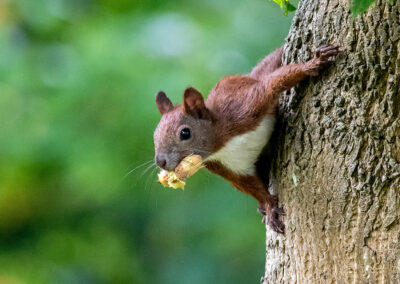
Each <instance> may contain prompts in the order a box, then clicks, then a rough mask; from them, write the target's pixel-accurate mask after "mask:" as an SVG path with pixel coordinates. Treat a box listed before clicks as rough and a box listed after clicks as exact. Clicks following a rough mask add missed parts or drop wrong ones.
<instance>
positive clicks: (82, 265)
mask: <svg viewBox="0 0 400 284" xmlns="http://www.w3.org/2000/svg"><path fill="white" fill-rule="evenodd" d="M289 25H290V17H284V16H283V15H282V13H281V11H280V10H279V6H278V5H276V4H274V3H273V2H272V1H269V0H218V1H217V0H182V1H177V0H175V1H174V0H172V1H165V0H149V1H139V0H136V1H135V0H132V1H131V0H18V1H10V0H9V1H7V0H0V283H2V284H3V283H6V284H9V283H13V284H14V283H164V284H169V283H171V284H180V283H182V284H187V283H194V284H196V283H199V284H200V283H230V284H232V283H258V282H259V279H260V277H261V276H262V274H263V272H264V257H265V253H264V251H265V244H264V239H265V237H264V233H265V229H264V227H263V224H262V223H261V222H260V221H261V216H260V215H258V214H257V213H256V207H257V204H256V202H255V201H254V200H253V199H251V198H249V197H247V196H245V195H244V194H241V193H239V192H238V191H236V190H234V189H233V188H231V186H230V185H229V184H228V183H227V182H225V181H223V180H222V179H221V178H219V177H217V176H213V175H211V174H210V173H208V172H206V171H205V170H202V171H200V172H199V173H198V174H196V175H195V176H193V177H192V178H191V179H190V180H189V182H188V185H187V187H186V189H185V191H184V192H183V191H181V190H172V189H166V188H162V187H161V186H160V185H159V184H157V183H156V182H155V181H156V173H157V171H158V170H157V169H156V168H155V167H154V166H151V163H152V162H149V161H152V159H153V141H152V135H153V130H154V128H155V126H156V125H157V123H158V120H159V118H160V115H159V113H158V111H157V109H156V107H155V103H154V98H155V93H156V92H157V91H159V90H164V91H165V92H166V93H167V94H168V95H169V96H170V98H171V99H172V100H173V101H174V102H175V103H179V102H181V95H182V91H183V90H184V88H185V87H187V86H189V85H190V86H195V87H196V88H198V89H199V90H200V91H201V92H203V93H204V94H207V93H208V92H209V90H210V89H211V88H212V86H213V85H214V84H215V83H216V82H217V81H218V80H219V79H220V78H221V77H222V76H224V75H227V74H232V73H246V72H249V71H250V70H251V68H252V66H254V65H255V64H256V63H257V61H259V60H260V59H261V58H262V57H263V56H264V55H266V54H267V53H269V52H270V51H272V50H273V49H275V48H277V47H279V46H280V45H281V44H282V43H283V40H284V37H285V36H286V34H287V32H288V29H289ZM146 162H148V163H146ZM143 163H144V164H143ZM142 164H143V166H142V167H139V168H137V169H136V170H134V171H132V172H130V171H131V170H132V169H134V168H136V167H138V166H140V165H142ZM149 166H150V167H149ZM128 173H129V174H128Z"/></svg>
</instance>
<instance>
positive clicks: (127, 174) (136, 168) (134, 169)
mask: <svg viewBox="0 0 400 284" xmlns="http://www.w3.org/2000/svg"><path fill="white" fill-rule="evenodd" d="M151 162H153V163H154V160H153V159H151V160H149V161H147V162H144V163H143V164H140V165H139V166H137V167H135V168H133V169H132V170H130V171H129V172H127V173H126V174H125V175H124V177H123V178H122V180H124V179H125V178H126V177H127V176H129V175H130V174H131V173H133V172H134V171H136V170H138V169H140V168H141V167H143V166H145V165H148V164H149V163H151Z"/></svg>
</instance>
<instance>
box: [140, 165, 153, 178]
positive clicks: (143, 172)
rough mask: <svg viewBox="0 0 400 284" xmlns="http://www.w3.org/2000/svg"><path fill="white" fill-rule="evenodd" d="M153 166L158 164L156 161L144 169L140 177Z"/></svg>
mask: <svg viewBox="0 0 400 284" xmlns="http://www.w3.org/2000/svg"><path fill="white" fill-rule="evenodd" d="M153 166H156V164H155V163H154V162H153V163H152V164H151V165H150V166H148V167H147V168H146V169H145V170H144V171H143V173H142V174H141V175H140V177H143V176H144V175H145V174H146V173H147V172H148V171H149V170H150V169H151V168H152V167H153Z"/></svg>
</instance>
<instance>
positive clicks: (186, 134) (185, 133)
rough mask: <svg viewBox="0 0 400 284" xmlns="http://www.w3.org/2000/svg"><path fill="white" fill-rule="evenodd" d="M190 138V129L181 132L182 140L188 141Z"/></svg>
mask: <svg viewBox="0 0 400 284" xmlns="http://www.w3.org/2000/svg"><path fill="white" fill-rule="evenodd" d="M189 138H190V129H189V128H183V129H182V130H181V140H188V139H189Z"/></svg>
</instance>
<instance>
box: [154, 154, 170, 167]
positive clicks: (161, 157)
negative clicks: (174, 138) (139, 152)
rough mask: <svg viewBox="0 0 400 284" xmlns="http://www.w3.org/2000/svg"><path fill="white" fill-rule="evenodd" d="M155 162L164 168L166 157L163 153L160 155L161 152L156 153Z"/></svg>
mask: <svg viewBox="0 0 400 284" xmlns="http://www.w3.org/2000/svg"><path fill="white" fill-rule="evenodd" d="M156 164H157V166H159V167H160V168H163V169H164V168H165V166H166V165H167V159H166V157H165V155H162V154H159V155H156Z"/></svg>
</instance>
